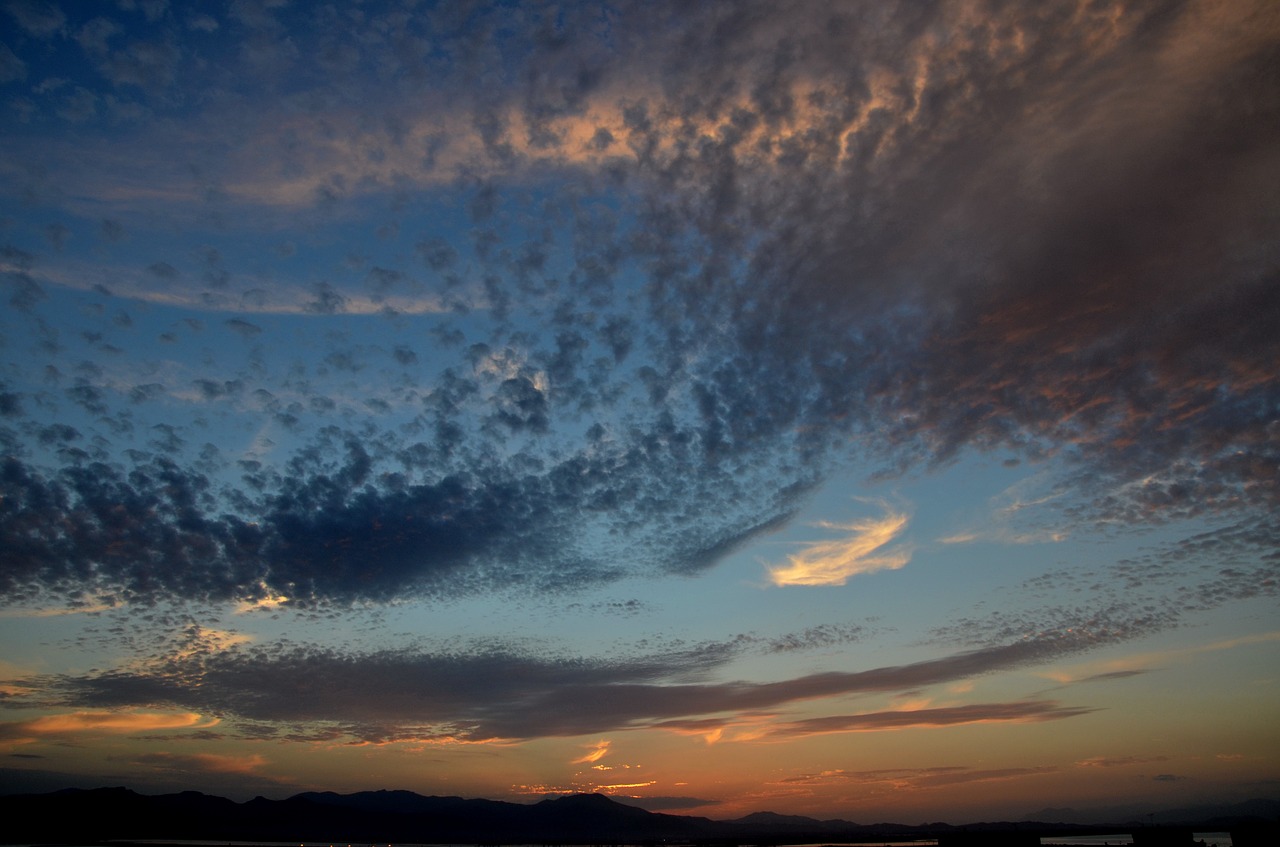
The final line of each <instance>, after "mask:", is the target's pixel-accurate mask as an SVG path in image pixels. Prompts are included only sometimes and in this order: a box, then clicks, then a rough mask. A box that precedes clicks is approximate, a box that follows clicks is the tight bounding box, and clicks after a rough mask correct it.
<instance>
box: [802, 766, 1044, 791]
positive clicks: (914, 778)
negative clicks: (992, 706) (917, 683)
mask: <svg viewBox="0 0 1280 847" xmlns="http://www.w3.org/2000/svg"><path fill="white" fill-rule="evenodd" d="M1056 771H1057V768H1054V767H1049V766H1046V767H1032V768H989V769H979V768H970V767H963V766H942V767H932V768H895V769H891V770H866V771H849V770H844V769H837V770H830V771H822V772H820V773H814V774H804V775H801V776H795V777H788V778H787V779H785V780H783V781H782V783H783V784H786V785H815V784H816V785H822V784H831V783H835V784H847V783H852V784H855V785H876V784H881V785H887V786H890V787H892V788H894V789H895V790H920V789H930V788H942V787H946V786H950V785H962V784H965V783H971V782H1002V781H1004V780H1009V779H1021V778H1023V777H1027V776H1039V775H1042V774H1050V773H1055V772H1056Z"/></svg>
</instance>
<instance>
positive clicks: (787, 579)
mask: <svg viewBox="0 0 1280 847" xmlns="http://www.w3.org/2000/svg"><path fill="white" fill-rule="evenodd" d="M818 526H819V527H822V528H823V529H832V530H839V531H841V532H849V533H852V534H851V535H850V536H849V537H848V538H843V539H839V540H835V541H814V542H808V543H807V544H806V546H805V549H804V550H803V551H802V552H800V553H795V554H792V555H790V556H788V557H787V564H785V565H774V566H771V567H770V568H769V578H770V580H771V581H772V582H773V584H774V585H844V584H845V583H846V582H847V581H848V580H849V579H850V577H853V576H856V575H859V574H868V573H875V572H876V571H881V570H896V569H897V568H900V567H902V566H903V565H905V564H906V563H907V562H908V561H910V559H911V554H910V552H908V551H907V550H904V549H901V548H899V549H897V550H888V551H883V552H879V553H878V552H877V551H880V550H881V548H883V547H884V546H885V545H886V544H888V543H889V542H891V541H893V540H894V539H895V538H897V537H898V536H899V535H901V534H902V532H903V530H905V529H906V526H907V516H906V515H905V514H902V513H895V512H888V514H886V515H885V516H884V517H883V518H881V519H878V520H877V519H867V520H863V521H854V522H853V523H850V524H833V523H826V522H823V523H820V524H818Z"/></svg>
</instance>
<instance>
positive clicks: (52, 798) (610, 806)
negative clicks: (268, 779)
mask: <svg viewBox="0 0 1280 847" xmlns="http://www.w3.org/2000/svg"><path fill="white" fill-rule="evenodd" d="M1232 810H1235V811H1237V812H1245V811H1247V812H1249V814H1248V815H1238V816H1237V817H1236V819H1237V820H1243V819H1247V818H1249V817H1252V819H1254V820H1271V821H1274V820H1275V817H1276V815H1277V814H1280V801H1273V800H1255V801H1251V802H1250V803H1248V804H1239V805H1237V806H1232V807H1212V809H1209V807H1205V808H1204V809H1200V810H1197V811H1212V812H1226V813H1227V814H1226V816H1223V815H1219V814H1212V815H1209V816H1208V817H1209V818H1212V819H1215V820H1220V821H1222V822H1223V825H1224V826H1225V825H1226V822H1227V821H1228V820H1229V819H1230V815H1231V813H1232ZM1054 811H1058V812H1070V810H1065V809H1064V810H1054ZM1198 819H1199V820H1205V819H1207V818H1198ZM0 820H4V821H5V825H4V826H3V827H2V828H0V831H2V834H0V841H3V842H6V843H50V842H63V843H79V844H95V843H102V842H105V841H142V840H163V839H173V840H188V839H190V840H205V841H209V840H214V841H223V840H225V841H282V842H318V841H324V842H328V843H333V842H337V841H343V842H346V843H355V842H363V843H364V844H370V843H374V842H380V843H402V844H403V843H454V844H458V843H471V844H501V843H524V844H528V843H559V844H601V843H613V844H622V843H626V844H637V843H644V842H657V841H683V842H686V843H693V842H714V841H719V842H736V843H744V842H746V843H770V842H772V843H787V842H791V843H795V842H797V841H819V840H830V841H842V840H843V841H850V840H866V839H870V840H881V839H884V840H886V841H888V840H894V839H901V838H906V837H910V836H913V835H917V836H918V835H925V834H928V835H932V836H935V837H936V836H937V835H940V834H943V833H946V832H951V831H954V830H956V829H958V827H954V826H951V825H949V824H927V825H921V826H910V825H906V824H891V823H877V824H870V825H860V824H856V823H852V822H850V821H846V820H839V819H833V820H817V819H814V818H808V817H804V816H800V815H781V814H776V813H774V812H756V813H753V814H750V815H747V816H745V817H741V818H737V819H735V820H722V821H716V820H712V819H710V818H705V817H695V816H689V815H671V814H662V813H657V812H649V811H645V810H644V809H640V808H637V807H635V806H630V805H627V804H625V803H620V802H617V801H616V800H613V799H610V798H609V797H605V796H604V795H601V794H574V795H569V796H564V797H557V798H552V799H546V800H542V801H540V802H537V803H532V804H528V805H526V804H520V803H510V802H505V801H501V800H484V799H464V798H462V797H437V796H424V795H421V794H416V793H414V792H412V791H387V790H384V791H362V792H357V793H354V794H337V793H334V792H328V791H322V792H314V791H313V792H303V793H301V794H296V795H294V796H292V797H289V798H287V799H284V800H268V799H266V798H264V797H256V798H254V799H253V800H249V801H248V802H245V803H236V802H234V801H232V800H228V799H226V798H223V797H216V796H212V795H208V794H202V793H200V792H196V791H184V792H180V793H177V794H161V795H143V794H138V793H136V792H134V791H131V790H129V789H127V788H99V789H91V790H83V789H67V790H64V791H56V792H52V793H49V794H26V795H10V796H0ZM1037 825H1040V826H1054V827H1059V828H1060V827H1063V826H1066V827H1072V826H1073V825H1072V824H1069V823H1066V824H1064V823H1061V822H1048V823H1047V824H1028V823H992V824H967V825H966V826H967V827H969V828H986V829H992V830H996V829H1005V828H1019V827H1023V828H1025V827H1028V826H1037ZM1080 829H1081V830H1083V829H1087V827H1083V826H1081V827H1080Z"/></svg>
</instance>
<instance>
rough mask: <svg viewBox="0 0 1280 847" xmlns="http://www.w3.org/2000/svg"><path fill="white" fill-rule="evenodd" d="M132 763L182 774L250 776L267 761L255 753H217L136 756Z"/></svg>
mask: <svg viewBox="0 0 1280 847" xmlns="http://www.w3.org/2000/svg"><path fill="white" fill-rule="evenodd" d="M134 761H135V762H138V763H139V764H144V765H150V766H152V767H155V768H158V769H161V770H166V771H178V772H184V773H186V772H196V773H238V774H250V773H254V772H255V771H256V770H257V769H258V768H260V767H262V766H263V765H265V764H267V760H266V759H265V758H263V757H262V756H260V755H258V754H256V753H255V754H254V755H252V756H225V755H220V754H218V753H192V754H190V755H178V754H175V753H147V754H144V755H141V756H138V757H137V758H135V759H134Z"/></svg>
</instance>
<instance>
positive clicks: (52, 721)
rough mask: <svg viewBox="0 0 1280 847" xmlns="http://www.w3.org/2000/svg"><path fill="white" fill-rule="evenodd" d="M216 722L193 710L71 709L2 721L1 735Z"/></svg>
mask: <svg viewBox="0 0 1280 847" xmlns="http://www.w3.org/2000/svg"><path fill="white" fill-rule="evenodd" d="M216 723H217V720H216V719H210V718H208V717H204V716H201V715H198V714H194V713H160V712H70V713H66V714H57V715H46V716H44V717H40V718H32V719H31V720H27V721H10V722H7V723H3V724H0V737H5V738H23V737H32V736H45V735H67V734H75V733H82V732H85V733H95V732H125V733H137V732H148V731H152V730H157V729H198V728H201V727H209V726H213V725H214V724H216Z"/></svg>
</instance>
